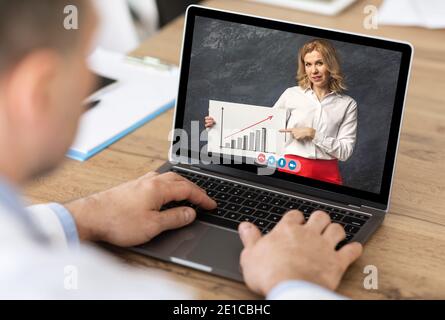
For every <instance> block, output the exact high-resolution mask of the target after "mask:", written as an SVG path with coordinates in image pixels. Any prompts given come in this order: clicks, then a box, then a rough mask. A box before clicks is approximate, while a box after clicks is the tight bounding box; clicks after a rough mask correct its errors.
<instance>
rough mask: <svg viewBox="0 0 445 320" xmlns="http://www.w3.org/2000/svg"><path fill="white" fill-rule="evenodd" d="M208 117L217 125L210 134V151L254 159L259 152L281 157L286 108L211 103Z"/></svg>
mask: <svg viewBox="0 0 445 320" xmlns="http://www.w3.org/2000/svg"><path fill="white" fill-rule="evenodd" d="M209 115H210V116H211V117H212V118H213V119H214V120H215V125H214V126H213V127H212V128H211V129H209V131H208V151H210V152H216V153H221V154H231V155H237V156H245V157H249V158H255V159H256V158H257V156H258V155H259V154H260V153H263V154H273V155H281V154H282V152H283V150H284V145H285V139H286V134H285V133H280V132H279V130H280V129H283V128H286V115H287V111H286V110H285V109H273V108H269V107H262V106H254V105H246V104H240V103H231V102H224V101H215V100H210V101H209Z"/></svg>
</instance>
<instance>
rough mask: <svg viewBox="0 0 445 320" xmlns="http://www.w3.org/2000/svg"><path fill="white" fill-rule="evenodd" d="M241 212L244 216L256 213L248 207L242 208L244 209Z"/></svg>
mask: <svg viewBox="0 0 445 320" xmlns="http://www.w3.org/2000/svg"><path fill="white" fill-rule="evenodd" d="M239 212H240V213H242V214H248V215H251V214H252V213H254V212H255V210H254V209H252V208H248V207H242V208H241V209H240V210H239Z"/></svg>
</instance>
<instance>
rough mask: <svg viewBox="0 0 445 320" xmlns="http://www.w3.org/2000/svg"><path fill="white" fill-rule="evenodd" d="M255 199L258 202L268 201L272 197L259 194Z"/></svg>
mask: <svg viewBox="0 0 445 320" xmlns="http://www.w3.org/2000/svg"><path fill="white" fill-rule="evenodd" d="M257 200H258V201H259V202H264V203H269V202H270V200H272V198H271V197H269V196H265V195H260V196H259V197H258V198H257Z"/></svg>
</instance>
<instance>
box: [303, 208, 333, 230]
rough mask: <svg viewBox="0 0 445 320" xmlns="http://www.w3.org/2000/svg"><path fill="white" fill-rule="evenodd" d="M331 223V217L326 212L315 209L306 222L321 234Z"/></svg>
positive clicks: (308, 226) (307, 225)
mask: <svg viewBox="0 0 445 320" xmlns="http://www.w3.org/2000/svg"><path fill="white" fill-rule="evenodd" d="M330 223H331V218H330V217H329V216H328V214H327V213H326V212H323V211H314V212H313V213H312V214H311V216H310V218H309V220H308V221H307V223H306V227H307V228H310V229H312V230H314V231H315V232H317V233H319V234H321V233H322V232H323V231H324V229H326V227H327V226H328V225H329V224H330Z"/></svg>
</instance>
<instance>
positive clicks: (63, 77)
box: [0, 0, 96, 182]
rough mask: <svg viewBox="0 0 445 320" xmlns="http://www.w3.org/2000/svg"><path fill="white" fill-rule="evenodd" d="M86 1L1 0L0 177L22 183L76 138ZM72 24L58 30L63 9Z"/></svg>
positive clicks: (90, 20) (84, 91) (88, 26)
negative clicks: (74, 12) (74, 18)
mask: <svg viewBox="0 0 445 320" xmlns="http://www.w3.org/2000/svg"><path fill="white" fill-rule="evenodd" d="M89 2H90V1H88V0H69V1H66V0H39V1H35V0H14V1H11V0H0V39H1V40H0V41H1V43H2V44H1V50H0V154H1V159H0V176H1V175H6V176H7V177H8V178H9V179H12V180H16V182H22V181H23V180H26V179H28V178H30V177H32V176H34V175H37V174H40V173H43V172H45V171H47V170H49V169H52V168H54V167H55V166H56V165H57V164H58V163H59V162H60V161H61V159H63V156H64V154H65V152H66V151H67V149H68V148H69V146H70V144H71V143H72V140H73V138H74V136H75V132H76V129H77V124H78V120H79V117H80V115H81V114H82V112H83V107H82V101H83V99H84V98H85V97H86V96H87V95H88V93H90V90H91V88H92V85H93V83H94V78H93V76H92V74H91V73H90V72H89V71H88V68H87V65H86V57H87V55H88V52H89V50H90V43H91V40H92V38H93V34H94V29H95V25H96V17H95V14H94V10H93V9H92V8H91V7H90V4H89ZM68 5H74V6H76V7H77V9H78V19H79V24H78V26H79V29H78V30H67V29H65V25H64V20H65V19H66V17H67V14H66V13H64V9H65V7H66V6H68Z"/></svg>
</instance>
